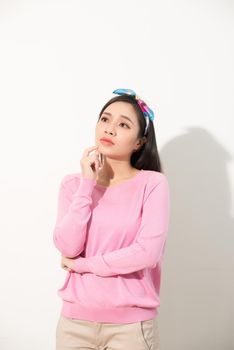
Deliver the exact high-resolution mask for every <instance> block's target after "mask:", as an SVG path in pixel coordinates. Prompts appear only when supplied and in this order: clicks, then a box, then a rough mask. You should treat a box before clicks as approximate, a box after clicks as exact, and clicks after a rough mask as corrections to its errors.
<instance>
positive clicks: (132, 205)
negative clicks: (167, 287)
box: [53, 169, 170, 323]
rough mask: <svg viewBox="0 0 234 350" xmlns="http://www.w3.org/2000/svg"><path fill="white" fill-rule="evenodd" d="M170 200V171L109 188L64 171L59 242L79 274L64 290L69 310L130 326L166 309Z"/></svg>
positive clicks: (56, 240) (66, 310)
mask: <svg viewBox="0 0 234 350" xmlns="http://www.w3.org/2000/svg"><path fill="white" fill-rule="evenodd" d="M169 202H170V200H169V184H168V181H167V178H166V176H165V175H164V174H162V173H160V172H156V171H152V170H143V169H142V170H140V171H139V172H138V173H137V174H136V175H135V176H134V177H132V178H130V179H128V180H125V181H123V182H121V183H119V184H115V185H111V186H109V187H104V186H101V185H98V184H97V182H96V180H93V179H90V178H87V177H84V176H83V175H82V173H74V174H69V175H66V176H64V178H63V179H62V181H61V184H60V190H59V195H58V212H57V220H56V224H55V227H54V231H53V242H54V244H55V246H56V248H57V249H58V250H59V251H60V252H61V255H63V256H66V257H70V258H74V260H75V271H71V272H66V278H65V281H64V284H63V286H62V287H61V288H60V289H58V291H57V293H58V296H59V297H60V298H61V299H62V310H61V314H62V315H64V316H66V317H71V318H77V319H83V320H89V321H96V322H112V323H130V322H138V321H141V320H147V319H150V318H153V317H155V316H156V315H157V314H158V312H157V308H158V307H159V305H160V300H159V292H160V277H161V268H162V261H163V256H164V250H165V243H166V237H167V232H168V224H169V206H170V203H169Z"/></svg>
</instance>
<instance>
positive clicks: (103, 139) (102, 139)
mask: <svg viewBox="0 0 234 350" xmlns="http://www.w3.org/2000/svg"><path fill="white" fill-rule="evenodd" d="M100 141H105V142H109V143H111V144H112V145H114V142H113V141H111V140H110V139H108V138H107V137H102V138H101V139H100Z"/></svg>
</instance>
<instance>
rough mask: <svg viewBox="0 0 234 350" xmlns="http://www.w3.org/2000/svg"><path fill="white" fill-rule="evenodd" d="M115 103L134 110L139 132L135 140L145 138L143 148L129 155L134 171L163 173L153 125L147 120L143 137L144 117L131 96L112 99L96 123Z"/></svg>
mask: <svg viewBox="0 0 234 350" xmlns="http://www.w3.org/2000/svg"><path fill="white" fill-rule="evenodd" d="M117 101H123V102H127V103H130V104H131V105H132V106H133V108H134V110H135V111H136V114H137V118H138V122H139V126H140V130H139V133H138V135H137V138H142V137H144V136H145V137H146V139H147V141H146V143H144V144H143V146H141V147H140V149H139V150H138V151H134V152H133V153H132V155H131V159H130V162H131V165H132V166H133V167H134V168H136V169H139V170H141V169H144V170H154V171H158V172H161V173H162V172H163V170H162V164H161V161H160V157H159V153H158V148H157V142H156V136H155V131H154V124H153V122H152V120H150V119H149V126H148V131H147V133H146V135H144V130H145V127H146V121H145V116H144V115H143V112H142V110H141V109H140V107H139V105H138V103H137V100H136V99H135V98H134V97H133V96H131V95H127V94H126V95H120V96H116V97H113V98H112V99H110V100H109V101H108V102H107V103H106V104H105V105H104V106H103V107H102V110H101V112H100V114H99V117H98V121H99V119H100V117H101V115H102V113H103V112H104V110H105V109H106V108H107V107H108V106H109V105H110V104H112V103H114V102H117Z"/></svg>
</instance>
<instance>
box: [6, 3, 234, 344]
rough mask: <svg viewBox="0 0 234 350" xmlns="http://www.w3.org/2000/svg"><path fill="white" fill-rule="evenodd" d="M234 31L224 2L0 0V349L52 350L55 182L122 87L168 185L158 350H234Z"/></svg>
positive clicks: (57, 279)
mask: <svg viewBox="0 0 234 350" xmlns="http://www.w3.org/2000/svg"><path fill="white" fill-rule="evenodd" d="M233 34H234V3H233V2H232V1H228V0H226V1H225V0H220V1H218V0H217V1H208V0H203V1H202V0H198V1H195V0H194V1H193V0H188V1H185V0H184V1H183V0H177V1H168V0H166V1H165V0H164V1H153V0H151V1H150V0H145V1H136V0H134V1H133V0H131V1H123V0H121V1H109V0H99V1H78V0H73V1H69V0H43V1H41V0H32V1H29V0H28V1H23V0H1V2H0V50H1V53H0V96H1V103H0V116H1V128H0V150H1V181H0V189H1V196H0V198H1V207H0V210H1V222H0V225H1V226H0V232H1V298H0V310H1V312H0V348H1V350H12V349H17V350H21V349H22V350H28V349H30V350H31V349H34V350H41V349H43V350H51V349H53V348H54V346H55V339H54V338H55V327H56V322H57V320H58V317H59V313H60V307H61V301H60V299H59V297H58V296H57V289H58V288H59V287H60V286H61V285H62V283H63V280H64V277H65V274H66V272H65V271H64V270H62V269H61V267H60V254H59V252H58V251H57V250H56V249H55V247H54V246H53V243H52V229H53V225H54V223H55V215H56V206H57V194H58V186H59V182H60V180H61V178H62V177H63V176H64V175H65V174H68V173H72V172H75V171H79V170H80V165H79V162H80V157H81V155H82V152H83V149H84V148H86V147H89V146H92V145H94V128H95V123H96V120H97V117H98V113H99V111H100V110H101V108H102V106H103V104H104V103H105V102H106V101H107V100H109V98H111V97H113V96H114V95H113V94H112V91H113V90H114V89H116V88H122V87H125V88H131V89H134V90H135V91H136V92H137V93H138V95H140V96H141V97H142V98H143V99H145V100H146V102H148V104H149V105H150V106H151V108H152V109H153V110H154V111H155V114H156V118H155V122H154V123H155V129H156V134H157V142H158V147H159V150H160V153H161V158H162V162H163V165H164V169H165V173H166V175H167V176H168V179H169V181H170V185H171V198H172V203H171V224H170V231H169V236H168V243H167V249H166V255H165V261H164V270H163V276H162V286H161V306H160V311H159V314H160V316H159V317H160V318H159V326H160V333H161V349H160V350H171V349H173V350H187V349H189V350H204V349H206V350H220V349H222V350H231V349H233V347H234V340H233V331H234V329H233V328H234V326H233V324H234V323H233V319H234V307H233V295H234V283H233V270H234V258H233V256H234V254H233V243H234V230H233V228H234V223H233V213H234V210H233V207H234V206H233V187H234V186H233V185H234V176H233V175H234V165H233V143H234V141H233V112H234V103H233V101H234V100H233V91H234V89H233V88H234V83H233V82H234V67H233V62H234V41H233V39H234V38H233Z"/></svg>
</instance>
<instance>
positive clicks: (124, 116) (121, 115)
mask: <svg viewBox="0 0 234 350" xmlns="http://www.w3.org/2000/svg"><path fill="white" fill-rule="evenodd" d="M102 114H107V115H109V116H112V114H111V113H109V112H103V113H102ZM120 117H123V118H125V119H127V120H129V121H130V122H131V123H132V124H133V125H134V123H133V121H132V120H131V119H130V118H129V117H127V116H126V115H123V114H120Z"/></svg>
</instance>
